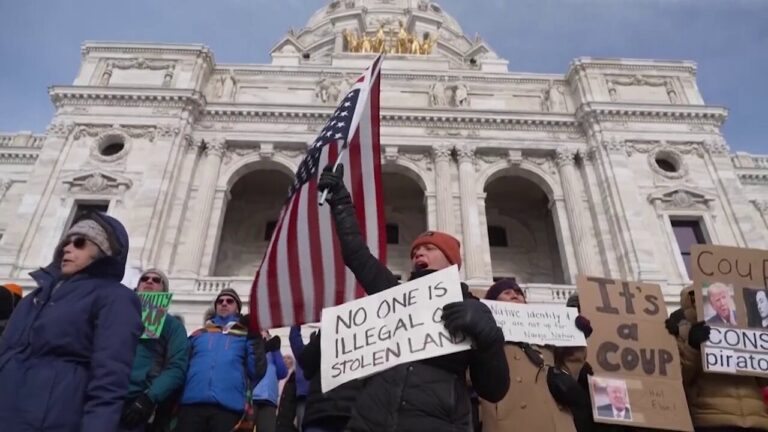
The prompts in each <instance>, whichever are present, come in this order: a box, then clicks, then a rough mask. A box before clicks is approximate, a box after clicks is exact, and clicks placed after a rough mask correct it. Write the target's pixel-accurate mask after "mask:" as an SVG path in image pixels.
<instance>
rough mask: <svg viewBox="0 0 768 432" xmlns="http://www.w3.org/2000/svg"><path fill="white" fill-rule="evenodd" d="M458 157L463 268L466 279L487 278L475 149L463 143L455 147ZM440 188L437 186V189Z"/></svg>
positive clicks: (488, 276) (486, 239)
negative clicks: (477, 188) (478, 200)
mask: <svg viewBox="0 0 768 432" xmlns="http://www.w3.org/2000/svg"><path fill="white" fill-rule="evenodd" d="M457 152H458V157H459V192H460V194H461V227H462V231H463V233H464V243H463V244H462V249H464V264H463V266H464V269H465V272H466V275H467V280H477V279H480V280H483V279H489V278H490V275H486V274H483V273H484V271H483V270H484V266H483V248H482V242H487V241H488V238H485V239H483V238H482V235H481V233H482V230H481V227H480V215H479V212H478V208H477V190H476V187H475V183H476V177H477V176H476V172H475V149H474V147H472V146H470V145H466V144H465V145H463V146H462V147H461V148H459V149H457ZM439 189H440V188H438V190H439Z"/></svg>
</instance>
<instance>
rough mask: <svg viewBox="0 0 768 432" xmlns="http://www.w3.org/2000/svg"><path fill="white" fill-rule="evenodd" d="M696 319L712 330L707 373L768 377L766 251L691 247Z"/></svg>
mask: <svg viewBox="0 0 768 432" xmlns="http://www.w3.org/2000/svg"><path fill="white" fill-rule="evenodd" d="M691 267H692V271H693V275H692V276H693V286H694V293H695V303H696V315H697V317H698V319H699V320H702V321H706V323H707V325H709V326H710V327H711V328H712V331H711V332H710V335H709V341H708V342H705V343H704V344H702V346H701V360H702V365H703V368H704V370H705V371H708V372H716V373H724V374H732V375H751V376H760V377H765V376H768V251H764V250H759V249H742V248H735V247H728V246H714V245H696V246H694V247H693V248H691Z"/></svg>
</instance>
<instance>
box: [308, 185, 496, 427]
mask: <svg viewBox="0 0 768 432" xmlns="http://www.w3.org/2000/svg"><path fill="white" fill-rule="evenodd" d="M331 211H332V213H333V218H334V223H335V225H336V232H337V235H338V237H339V245H340V247H341V252H342V256H343V258H344V263H345V264H346V266H347V267H349V269H350V270H352V272H353V273H354V274H355V277H356V278H357V280H358V282H359V283H360V285H362V287H363V289H365V291H366V293H368V294H375V293H377V292H380V291H383V290H385V289H388V288H391V287H394V286H396V285H398V284H399V283H400V282H399V281H398V280H397V278H396V277H395V276H394V275H393V274H392V272H390V271H389V269H388V268H386V267H385V266H384V265H383V264H382V263H381V262H380V261H379V260H378V259H376V257H374V256H373V255H372V254H371V252H370V250H369V249H368V247H367V245H366V244H365V242H364V241H363V237H362V235H361V233H360V227H359V226H358V224H357V220H356V219H355V211H354V206H353V205H352V200H351V198H350V196H349V194H348V193H337V194H334V196H333V199H332V200H331ZM462 291H463V294H464V299H465V301H477V298H475V297H474V296H472V295H471V294H470V293H469V290H468V288H467V286H466V285H465V284H462ZM467 369H469V374H470V378H471V380H472V385H473V387H474V389H475V391H476V392H477V394H478V396H480V397H482V398H484V399H486V400H488V401H491V402H497V401H499V400H501V399H502V398H503V397H504V395H505V394H506V393H507V389H508V388H509V369H508V367H507V361H506V358H505V356H504V344H503V337H500V339H499V343H498V344H496V345H492V346H490V347H489V348H487V349H486V350H484V351H480V350H477V349H472V350H469V351H463V352H460V353H455V354H450V355H445V356H441V357H436V358H431V359H427V360H423V361H419V362H413V363H408V364H403V365H398V366H396V367H394V368H391V369H388V370H386V371H383V372H381V373H378V374H376V375H373V376H371V377H369V378H368V379H367V380H366V385H365V389H364V390H363V391H362V392H361V393H360V395H359V396H358V398H357V403H356V405H355V409H354V411H353V413H352V419H351V420H350V422H349V429H350V430H352V431H376V432H379V431H402V432H407V431H425V430H434V431H438V430H439V431H461V432H465V431H467V430H469V427H470V424H471V406H470V400H469V390H468V387H467V383H466V375H467ZM305 372H306V369H305Z"/></svg>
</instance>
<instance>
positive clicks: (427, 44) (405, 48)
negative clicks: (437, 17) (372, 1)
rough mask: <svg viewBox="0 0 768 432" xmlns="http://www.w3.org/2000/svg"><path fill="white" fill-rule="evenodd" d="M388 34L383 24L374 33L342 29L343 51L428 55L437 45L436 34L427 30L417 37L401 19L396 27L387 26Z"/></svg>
mask: <svg viewBox="0 0 768 432" xmlns="http://www.w3.org/2000/svg"><path fill="white" fill-rule="evenodd" d="M388 33H389V35H387V32H386V31H385V25H384V24H381V25H380V26H379V28H378V30H376V33H372V34H369V33H367V32H363V33H362V34H360V33H358V32H357V31H356V30H354V31H353V30H351V29H344V31H342V35H343V37H344V51H345V52H349V53H361V54H369V53H388V54H408V55H430V54H432V52H433V51H434V49H435V47H436V46H437V36H434V35H431V34H430V33H429V32H424V34H423V35H422V36H421V38H419V35H418V34H417V33H416V32H413V33H409V32H408V31H407V30H406V28H405V24H403V22H402V21H399V22H398V28H397V29H395V28H394V27H390V28H389V32H388Z"/></svg>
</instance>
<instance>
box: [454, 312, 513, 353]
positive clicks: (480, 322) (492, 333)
mask: <svg viewBox="0 0 768 432" xmlns="http://www.w3.org/2000/svg"><path fill="white" fill-rule="evenodd" d="M443 322H444V325H445V328H446V329H448V332H449V333H450V334H451V335H455V334H456V333H464V334H465V335H468V336H470V337H471V338H472V339H473V340H474V341H475V346H476V348H478V349H480V350H483V349H487V348H489V347H491V346H493V345H495V344H497V343H500V344H503V343H504V333H503V332H502V331H501V329H500V328H499V326H498V325H497V324H496V320H495V319H494V318H493V314H492V313H491V310H490V309H488V306H486V305H485V304H484V303H482V302H480V301H478V300H464V301H460V302H454V303H448V304H447V305H445V306H444V307H443Z"/></svg>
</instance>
